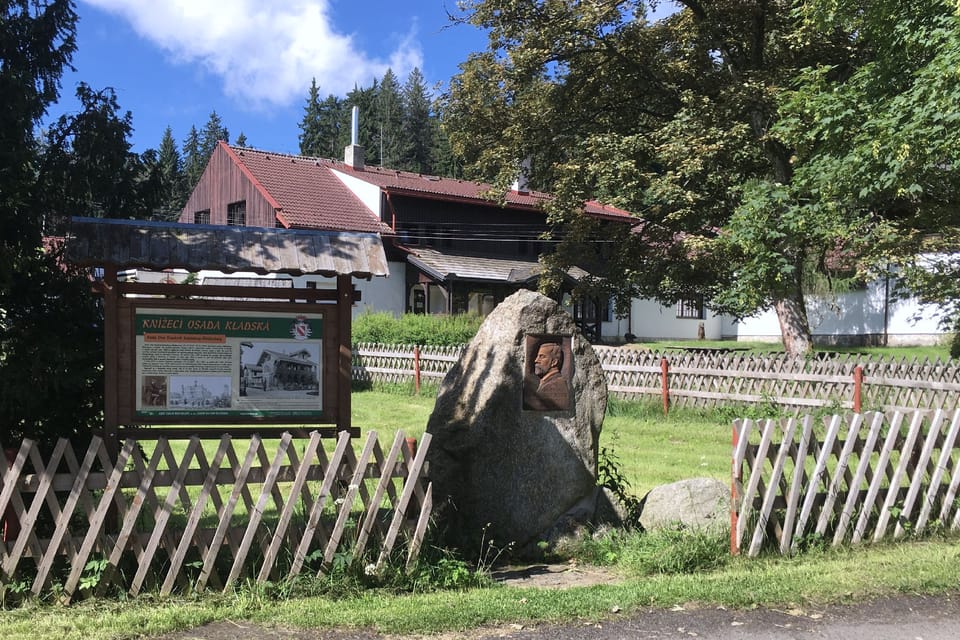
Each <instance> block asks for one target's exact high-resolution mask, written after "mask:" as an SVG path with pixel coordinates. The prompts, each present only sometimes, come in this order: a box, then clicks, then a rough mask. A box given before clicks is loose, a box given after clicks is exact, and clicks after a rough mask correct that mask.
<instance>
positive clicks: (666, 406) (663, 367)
mask: <svg viewBox="0 0 960 640" xmlns="http://www.w3.org/2000/svg"><path fill="white" fill-rule="evenodd" d="M669 368H670V365H669V364H667V359H666V358H661V359H660V385H661V388H662V391H663V415H667V414H668V413H669V412H670V386H669V384H668V383H667V371H668V370H669Z"/></svg>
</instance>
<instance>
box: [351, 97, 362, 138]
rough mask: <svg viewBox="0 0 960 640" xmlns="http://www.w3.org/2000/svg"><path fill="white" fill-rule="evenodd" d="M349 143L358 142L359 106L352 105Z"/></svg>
mask: <svg viewBox="0 0 960 640" xmlns="http://www.w3.org/2000/svg"><path fill="white" fill-rule="evenodd" d="M351 116H352V118H351V122H350V144H353V145H356V144H360V107H358V106H356V105H354V107H353V110H352V111H351Z"/></svg>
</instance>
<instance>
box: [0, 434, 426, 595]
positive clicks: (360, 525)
mask: <svg viewBox="0 0 960 640" xmlns="http://www.w3.org/2000/svg"><path fill="white" fill-rule="evenodd" d="M214 442H215V441H207V443H209V449H206V448H205V447H204V446H203V444H204V443H203V441H201V440H200V439H199V438H196V437H194V438H191V439H190V440H189V441H187V442H186V444H185V446H183V447H181V446H180V445H176V446H172V444H171V443H170V442H168V441H167V440H165V439H162V438H161V439H159V440H156V441H151V442H150V443H149V445H147V443H145V446H152V447H153V450H152V453H151V454H150V456H149V459H146V457H145V453H144V451H143V449H142V448H141V446H140V444H139V443H138V442H137V441H136V440H133V439H129V440H127V441H126V442H125V443H124V444H123V447H122V448H121V450H120V453H119V456H118V458H117V460H116V463H115V464H114V463H111V461H110V458H109V457H108V453H107V450H106V447H105V446H104V443H103V442H102V441H101V440H100V439H99V438H96V437H95V438H94V439H93V440H92V441H91V443H90V446H89V447H88V448H87V450H86V452H80V453H81V454H83V458H82V459H78V458H77V455H76V454H75V453H74V451H73V449H72V448H71V447H70V446H69V444H68V442H67V441H66V440H60V441H59V442H58V443H57V444H56V446H55V447H54V449H53V451H52V453H51V455H50V456H49V457H48V458H47V459H43V458H42V457H41V454H40V451H39V449H38V448H37V446H36V444H35V443H33V442H32V441H30V440H25V441H24V442H23V444H22V446H21V447H20V450H19V452H18V453H17V455H16V457H15V459H14V460H13V462H12V465H11V466H10V467H9V468H8V469H7V471H6V473H4V474H3V475H2V484H0V514H4V513H6V514H7V515H6V517H5V523H6V528H5V535H4V542H2V543H0V582H3V583H4V584H10V583H12V582H14V581H16V582H20V583H21V584H22V583H23V581H24V580H27V581H29V582H30V590H31V591H32V592H33V593H34V594H40V593H41V592H43V591H44V590H45V589H47V588H48V587H49V585H50V584H51V582H52V581H53V580H54V579H56V580H57V581H62V594H63V600H64V601H66V602H69V601H70V600H71V599H72V598H74V597H75V596H76V595H77V594H78V593H81V592H83V593H89V592H92V591H98V592H100V591H103V590H104V589H106V588H109V587H110V586H111V585H113V586H118V587H120V588H122V589H124V590H126V591H128V592H129V593H130V594H131V595H136V594H137V593H139V592H140V591H141V590H142V589H144V588H145V587H147V586H152V587H154V588H157V589H159V592H160V593H161V594H168V593H170V592H171V591H172V590H173V589H175V588H178V587H179V588H180V589H183V590H187V589H191V588H192V589H196V590H203V589H205V588H207V587H208V585H211V586H213V587H216V588H219V589H228V588H230V586H231V585H233V584H235V583H236V582H237V581H238V580H240V579H243V578H252V579H255V580H256V581H258V582H264V581H266V580H271V579H277V578H279V577H282V576H295V575H297V574H299V573H300V572H302V571H304V570H307V569H309V570H311V571H316V572H317V573H322V572H324V571H327V570H329V568H330V566H331V563H332V562H333V561H334V558H335V557H340V559H341V561H342V560H343V559H344V558H343V557H342V556H343V554H347V555H348V556H349V559H351V560H353V559H356V560H358V561H359V560H363V561H368V560H369V562H370V564H371V565H372V567H371V570H377V569H379V567H381V566H382V565H383V564H384V563H385V562H387V561H389V560H390V559H391V558H392V557H393V554H394V552H395V551H398V552H399V551H400V550H402V548H403V546H404V545H405V546H406V553H405V556H406V565H407V567H409V566H410V565H411V564H412V563H413V562H414V561H415V560H416V558H417V556H418V553H419V549H420V545H421V543H422V541H423V537H424V534H425V531H426V526H427V522H428V519H429V517H430V512H431V508H432V487H431V485H430V484H428V483H426V481H425V480H424V478H423V466H424V460H425V456H426V452H427V450H428V448H429V443H430V435H429V434H425V435H424V436H423V438H422V440H421V442H420V444H419V447H418V448H417V451H416V453H415V454H414V453H413V452H411V450H410V448H409V447H408V446H407V444H406V442H405V439H404V437H403V433H400V432H398V433H397V434H396V437H395V439H394V441H393V444H392V446H391V448H390V450H389V452H387V453H386V455H384V453H383V450H382V448H381V447H380V444H379V442H378V440H377V435H376V433H375V432H370V433H369V434H368V436H367V438H366V440H365V442H364V443H363V445H362V447H361V449H360V451H359V453H357V452H356V451H354V448H353V443H352V441H351V438H350V434H349V433H347V432H341V434H340V436H339V438H338V439H337V440H336V444H335V445H333V446H332V451H331V452H329V453H328V452H326V451H325V449H324V446H323V439H322V438H321V436H320V434H319V433H317V432H313V433H312V434H311V436H310V438H309V439H301V440H294V439H293V437H292V436H291V435H290V434H289V433H285V434H284V435H283V436H282V437H281V438H280V439H279V442H277V441H273V442H270V443H265V442H264V441H262V440H261V439H260V437H259V436H253V437H251V438H250V439H249V443H248V445H247V446H246V447H245V451H243V450H239V451H238V448H237V447H235V443H234V441H233V440H232V439H231V437H230V436H228V435H227V436H223V438H221V439H220V441H219V443H216V447H215V449H214V448H213V446H214ZM328 442H329V440H328ZM181 444H182V443H181ZM181 449H182V450H181ZM238 454H239V455H238ZM208 456H209V457H208ZM120 569H122V571H121V570H120Z"/></svg>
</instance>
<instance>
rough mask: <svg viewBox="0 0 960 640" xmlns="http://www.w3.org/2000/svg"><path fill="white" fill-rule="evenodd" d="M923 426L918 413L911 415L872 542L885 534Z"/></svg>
mask: <svg viewBox="0 0 960 640" xmlns="http://www.w3.org/2000/svg"><path fill="white" fill-rule="evenodd" d="M922 426H923V414H921V413H920V412H919V411H918V412H916V413H914V414H913V420H911V422H910V429H909V431H908V432H907V438H906V441H905V442H904V444H903V447H902V449H901V451H902V453H901V455H900V459H899V460H898V461H897V468H896V470H895V471H894V472H893V476H892V477H891V479H890V488H889V489H888V490H887V496H886V499H884V501H883V506H882V507H881V508H880V517H879V518H878V519H877V528H876V529H874V531H873V540H874V542H877V541H879V540H880V539H881V538H883V536H884V533H885V532H886V528H887V523H888V522H889V520H890V516H891V515H892V510H893V506H894V503H895V502H896V501H897V498H898V497H900V481H901V479H902V478H903V475H904V474H905V473H906V472H907V465H908V464H909V462H910V458H911V457H912V456H911V454H912V452H913V446H914V444H916V441H917V436H919V435H920V429H921V427H922Z"/></svg>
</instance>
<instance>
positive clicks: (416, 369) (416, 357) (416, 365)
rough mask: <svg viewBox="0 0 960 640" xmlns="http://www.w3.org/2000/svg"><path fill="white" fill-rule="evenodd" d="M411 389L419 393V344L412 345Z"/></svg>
mask: <svg viewBox="0 0 960 640" xmlns="http://www.w3.org/2000/svg"><path fill="white" fill-rule="evenodd" d="M413 389H414V391H415V392H416V394H417V395H420V345H414V347H413Z"/></svg>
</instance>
